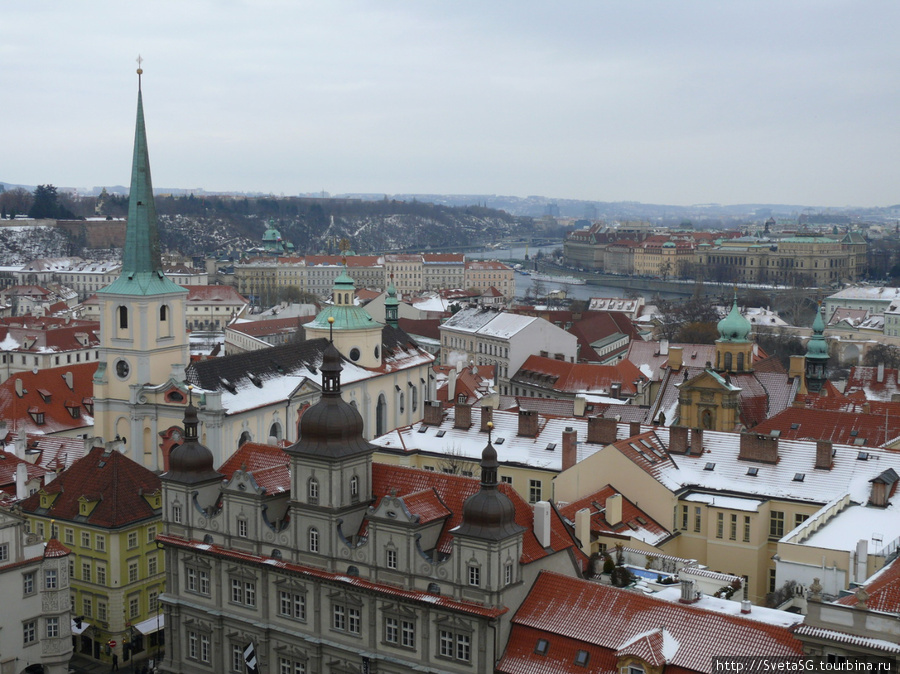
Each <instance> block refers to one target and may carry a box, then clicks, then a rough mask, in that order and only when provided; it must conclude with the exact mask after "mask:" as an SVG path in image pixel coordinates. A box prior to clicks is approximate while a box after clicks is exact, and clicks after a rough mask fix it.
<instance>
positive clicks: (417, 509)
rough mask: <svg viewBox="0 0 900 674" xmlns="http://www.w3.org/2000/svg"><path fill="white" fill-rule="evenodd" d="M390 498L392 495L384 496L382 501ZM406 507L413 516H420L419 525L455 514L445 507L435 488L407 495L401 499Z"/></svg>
mask: <svg viewBox="0 0 900 674" xmlns="http://www.w3.org/2000/svg"><path fill="white" fill-rule="evenodd" d="M385 498H390V495H389V494H388V495H384V496H382V497H381V499H385ZM400 498H401V499H402V500H403V503H404V504H405V505H406V508H407V510H409V512H410V514H411V515H418V516H419V524H428V523H429V522H434V521H435V520H439V519H443V518H445V517H449V516H450V515H452V514H453V513H451V512H450V510H449V509H448V508H447V506H446V505H444V502H443V501H442V500H441V497H440V495H439V494H438V493H437V491H435V489H434V487H431V488H429V489H423V490H422V491H417V492H415V493H413V494H407V495H406V496H403V497H400ZM376 507H377V506H376Z"/></svg>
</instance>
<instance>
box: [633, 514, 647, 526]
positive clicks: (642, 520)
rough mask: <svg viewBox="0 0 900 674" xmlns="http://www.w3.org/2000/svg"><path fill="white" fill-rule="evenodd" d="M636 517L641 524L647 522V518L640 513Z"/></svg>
mask: <svg viewBox="0 0 900 674" xmlns="http://www.w3.org/2000/svg"><path fill="white" fill-rule="evenodd" d="M635 519H636V520H637V521H638V522H640V523H641V524H647V520H645V519H644V518H643V517H641V516H640V515H638V516H637V517H636V518H635Z"/></svg>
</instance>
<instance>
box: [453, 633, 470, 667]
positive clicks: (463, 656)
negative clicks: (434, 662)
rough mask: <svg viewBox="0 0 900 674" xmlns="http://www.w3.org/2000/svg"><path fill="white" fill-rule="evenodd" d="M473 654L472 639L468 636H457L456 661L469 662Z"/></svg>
mask: <svg viewBox="0 0 900 674" xmlns="http://www.w3.org/2000/svg"><path fill="white" fill-rule="evenodd" d="M471 652H472V638H471V637H470V636H469V635H468V634H457V635H456V659H457V660H461V661H462V662H468V661H469V659H470V658H471V657H472V656H471Z"/></svg>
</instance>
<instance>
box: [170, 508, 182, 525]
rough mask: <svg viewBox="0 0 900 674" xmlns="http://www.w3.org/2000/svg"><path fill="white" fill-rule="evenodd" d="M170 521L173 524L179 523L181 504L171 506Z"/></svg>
mask: <svg viewBox="0 0 900 674" xmlns="http://www.w3.org/2000/svg"><path fill="white" fill-rule="evenodd" d="M172 521H173V522H174V523H175V524H181V506H179V505H173V506H172Z"/></svg>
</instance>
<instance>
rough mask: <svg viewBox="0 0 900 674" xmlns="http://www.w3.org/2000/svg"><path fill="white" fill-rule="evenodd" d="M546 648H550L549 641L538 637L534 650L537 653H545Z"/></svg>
mask: <svg viewBox="0 0 900 674" xmlns="http://www.w3.org/2000/svg"><path fill="white" fill-rule="evenodd" d="M548 650H550V642H549V641H547V640H546V639H538V640H537V644H535V646H534V652H535V653H537V654H538V655H547V651H548Z"/></svg>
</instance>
